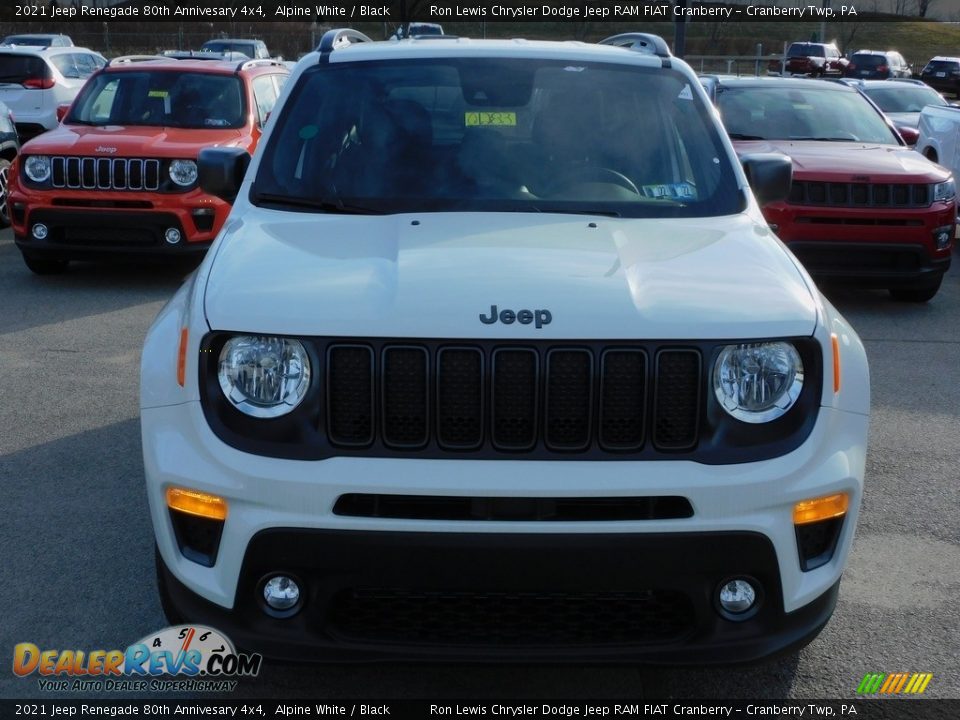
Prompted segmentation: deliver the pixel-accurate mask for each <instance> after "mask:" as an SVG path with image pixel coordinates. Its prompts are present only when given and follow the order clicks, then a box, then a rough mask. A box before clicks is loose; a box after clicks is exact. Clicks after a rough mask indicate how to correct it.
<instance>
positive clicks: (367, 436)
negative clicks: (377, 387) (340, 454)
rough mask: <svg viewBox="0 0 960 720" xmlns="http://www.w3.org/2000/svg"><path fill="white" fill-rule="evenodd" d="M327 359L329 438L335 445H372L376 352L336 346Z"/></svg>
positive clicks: (355, 346) (347, 346)
mask: <svg viewBox="0 0 960 720" xmlns="http://www.w3.org/2000/svg"><path fill="white" fill-rule="evenodd" d="M327 354H328V357H327V397H328V417H327V434H328V435H329V437H330V442H331V443H333V444H334V445H343V446H347V447H351V446H353V447H356V446H361V447H362V446H365V445H369V444H370V443H371V442H373V427H374V410H373V407H374V403H373V350H371V349H370V348H369V347H366V346H364V345H334V346H331V347H330V348H329V350H328V353H327Z"/></svg>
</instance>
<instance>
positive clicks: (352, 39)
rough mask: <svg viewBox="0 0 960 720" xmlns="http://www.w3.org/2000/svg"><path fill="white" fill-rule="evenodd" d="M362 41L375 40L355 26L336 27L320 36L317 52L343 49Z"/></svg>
mask: <svg viewBox="0 0 960 720" xmlns="http://www.w3.org/2000/svg"><path fill="white" fill-rule="evenodd" d="M362 42H373V40H371V39H370V38H368V37H367V36H366V35H364V34H363V33H362V32H360V31H359V30H354V29H353V28H334V29H333V30H327V32H325V33H324V34H323V37H322V38H320V44H319V45H317V52H320V53H331V52H333V51H334V50H343V49H344V48H345V47H350V46H351V45H354V44H356V43H362Z"/></svg>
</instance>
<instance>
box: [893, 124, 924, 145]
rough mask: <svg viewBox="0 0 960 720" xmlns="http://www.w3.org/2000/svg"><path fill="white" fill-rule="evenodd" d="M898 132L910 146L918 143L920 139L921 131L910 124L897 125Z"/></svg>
mask: <svg viewBox="0 0 960 720" xmlns="http://www.w3.org/2000/svg"><path fill="white" fill-rule="evenodd" d="M897 132H898V133H900V137H902V138H903V141H904V142H905V143H906V144H907V145H909V146H910V147H913V146H914V145H916V144H917V140H919V139H920V131H919V130H917V129H916V128H915V127H910V126H909V125H904V126H903V127H900V126H897Z"/></svg>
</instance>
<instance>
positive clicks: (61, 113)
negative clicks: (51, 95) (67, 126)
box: [57, 103, 70, 122]
mask: <svg viewBox="0 0 960 720" xmlns="http://www.w3.org/2000/svg"><path fill="white" fill-rule="evenodd" d="M69 109H70V103H60V104H59V105H57V122H62V121H63V119H64V118H65V117H66V116H67V111H68V110H69Z"/></svg>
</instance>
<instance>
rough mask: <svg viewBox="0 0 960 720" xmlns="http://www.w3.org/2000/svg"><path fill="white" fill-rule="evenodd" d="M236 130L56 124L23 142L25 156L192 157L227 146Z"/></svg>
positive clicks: (232, 141) (236, 138)
mask: <svg viewBox="0 0 960 720" xmlns="http://www.w3.org/2000/svg"><path fill="white" fill-rule="evenodd" d="M240 138H241V133H240V131H239V130H224V129H221V128H216V129H206V128H201V129H199V130H196V129H189V130H188V129H185V128H166V127H164V128H160V127H153V126H149V127H148V126H141V125H103V126H100V127H87V126H84V125H60V126H59V127H58V128H56V129H54V130H51V131H50V132H47V133H44V134H43V135H40V136H39V137H37V138H35V139H33V140H31V141H30V142H29V143H27V144H26V145H25V146H24V148H23V152H24V153H26V154H29V155H40V154H43V155H93V156H100V157H196V156H197V153H199V152H200V150H201V149H202V148H205V147H211V146H217V145H231V144H233V143H235V142H237V141H239V140H240Z"/></svg>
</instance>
